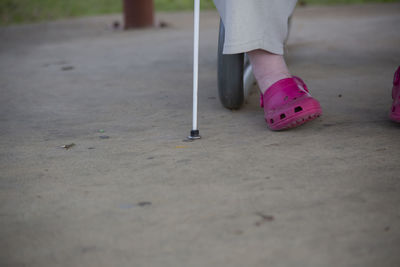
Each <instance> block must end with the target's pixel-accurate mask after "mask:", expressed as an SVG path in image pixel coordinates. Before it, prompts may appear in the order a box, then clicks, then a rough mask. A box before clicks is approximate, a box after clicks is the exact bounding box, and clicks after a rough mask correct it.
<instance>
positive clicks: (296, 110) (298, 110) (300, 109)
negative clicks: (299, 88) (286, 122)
mask: <svg viewBox="0 0 400 267" xmlns="http://www.w3.org/2000/svg"><path fill="white" fill-rule="evenodd" d="M302 110H303V108H302V107H300V106H299V107H296V108H295V109H294V112H295V113H297V112H300V111H302Z"/></svg>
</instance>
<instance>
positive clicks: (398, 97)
mask: <svg viewBox="0 0 400 267" xmlns="http://www.w3.org/2000/svg"><path fill="white" fill-rule="evenodd" d="M392 98H393V104H392V109H391V110H390V115H389V117H390V119H391V120H392V121H395V122H400V66H399V67H398V68H397V71H396V72H395V73H394V78H393V88H392Z"/></svg>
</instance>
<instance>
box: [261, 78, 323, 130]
mask: <svg viewBox="0 0 400 267" xmlns="http://www.w3.org/2000/svg"><path fill="white" fill-rule="evenodd" d="M260 105H261V107H264V117H265V121H266V122H267V124H268V127H269V128H270V129H271V130H274V131H278V130H285V129H289V128H294V127H297V126H300V125H302V124H304V123H306V122H308V121H311V120H313V119H315V118H317V117H319V116H321V115H322V109H321V106H320V104H319V102H318V101H317V100H316V99H314V98H313V97H312V96H311V95H310V93H309V91H308V88H307V85H306V84H305V83H304V82H303V80H301V79H300V78H299V77H295V76H293V77H292V78H286V79H282V80H279V81H277V82H276V83H274V84H273V85H271V87H269V88H268V89H267V91H266V92H265V93H264V95H261V99H260Z"/></svg>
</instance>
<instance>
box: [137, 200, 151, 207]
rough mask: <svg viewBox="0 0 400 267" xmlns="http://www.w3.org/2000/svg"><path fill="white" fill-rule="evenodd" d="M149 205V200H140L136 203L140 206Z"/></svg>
mask: <svg viewBox="0 0 400 267" xmlns="http://www.w3.org/2000/svg"><path fill="white" fill-rule="evenodd" d="M150 205H151V202H149V201H142V202H139V203H138V206H140V207H144V206H150Z"/></svg>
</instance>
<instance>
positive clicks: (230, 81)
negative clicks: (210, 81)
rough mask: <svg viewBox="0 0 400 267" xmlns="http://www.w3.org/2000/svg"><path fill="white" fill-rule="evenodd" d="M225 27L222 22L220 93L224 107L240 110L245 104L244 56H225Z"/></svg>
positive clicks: (219, 67)
mask: <svg viewBox="0 0 400 267" xmlns="http://www.w3.org/2000/svg"><path fill="white" fill-rule="evenodd" d="M224 42H225V27H224V24H223V22H222V20H220V23H219V37H218V93H219V100H220V101H221V103H222V105H223V106H224V107H226V108H228V109H239V108H240V107H241V105H242V104H243V102H244V90H243V69H244V64H243V62H244V54H243V53H241V54H232V55H223V54H222V51H223V48H224Z"/></svg>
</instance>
